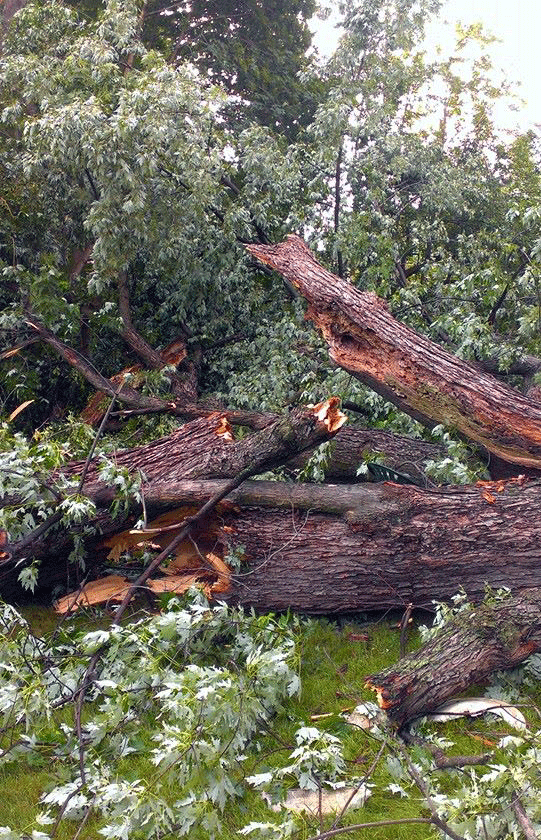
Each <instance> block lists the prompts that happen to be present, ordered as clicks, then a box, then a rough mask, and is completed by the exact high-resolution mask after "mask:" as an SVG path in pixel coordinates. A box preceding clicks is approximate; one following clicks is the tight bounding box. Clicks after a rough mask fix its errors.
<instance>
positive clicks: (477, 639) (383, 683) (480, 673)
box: [367, 596, 541, 727]
mask: <svg viewBox="0 0 541 840" xmlns="http://www.w3.org/2000/svg"><path fill="white" fill-rule="evenodd" d="M540 649H541V610H540V609H539V599H538V597H537V596H535V597H527V596H522V597H516V598H509V599H506V600H505V601H503V602H502V603H496V604H492V605H490V604H487V603H483V604H482V605H481V606H479V607H477V608H476V609H473V608H472V609H470V610H469V611H468V612H463V613H460V614H459V616H458V617H457V618H456V619H455V620H454V621H452V622H451V623H449V624H448V625H446V626H445V627H444V628H443V629H442V630H440V632H439V633H438V634H437V636H435V638H434V639H432V640H431V641H430V642H428V643H427V644H425V645H423V647H422V648H421V649H420V650H418V651H416V652H415V653H412V654H409V655H408V656H406V657H404V658H403V659H401V660H400V661H399V662H398V663H397V664H396V665H393V666H391V667H390V668H386V669H385V670H384V671H382V672H381V673H379V674H373V675H372V676H370V677H368V679H367V685H368V686H369V687H370V688H373V689H374V691H376V693H377V696H378V703H379V705H380V707H381V708H382V709H384V710H385V712H386V713H387V716H388V717H389V718H390V720H391V721H393V722H394V723H395V724H396V725H397V726H398V727H402V726H404V725H405V724H407V723H408V722H409V721H410V720H412V719H414V718H416V717H419V716H420V715H424V714H427V713H428V712H430V711H433V710H434V709H436V708H437V707H438V706H440V705H441V704H442V703H444V702H445V701H446V700H448V699H449V698H451V697H454V696H455V695H456V694H459V693H460V692H462V691H464V690H465V689H466V688H467V687H468V686H470V685H474V684H476V683H480V682H482V681H483V680H485V679H486V678H487V677H488V676H489V675H490V674H491V673H493V672H494V671H497V670H501V669H506V668H514V667H516V666H517V665H518V664H519V663H521V662H523V661H524V660H525V659H526V658H527V657H528V656H530V654H532V653H535V652H537V651H538V650H540Z"/></svg>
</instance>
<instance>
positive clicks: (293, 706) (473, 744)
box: [0, 605, 507, 840]
mask: <svg viewBox="0 0 541 840" xmlns="http://www.w3.org/2000/svg"><path fill="white" fill-rule="evenodd" d="M22 612H23V614H24V616H25V618H26V619H27V620H28V621H29V623H30V624H31V626H32V629H33V631H34V632H35V633H36V634H37V635H44V634H48V633H50V632H52V631H53V630H54V628H55V627H56V625H57V624H58V617H57V616H56V615H54V613H53V612H52V610H50V609H48V608H46V607H41V606H35V605H33V606H28V607H25V608H24V610H23V611H22ZM107 621H108V620H107V619H104V618H103V616H101V615H100V614H99V613H95V614H94V615H90V616H89V615H87V616H81V617H79V618H77V622H78V623H79V624H80V625H81V626H88V629H96V627H97V626H104V624H107ZM418 641H419V640H418V633H417V632H416V631H415V630H413V631H412V633H411V635H410V641H409V645H410V648H414V647H416V646H417V645H418ZM299 648H300V676H301V682H302V691H301V693H300V695H299V696H298V697H293V698H291V699H290V700H289V701H288V702H287V704H286V705H285V707H284V708H283V710H282V711H281V713H280V714H278V715H277V716H276V717H275V718H274V720H273V721H272V727H271V728H270V729H269V731H268V733H267V735H265V737H263V738H261V739H260V741H259V751H255V750H254V751H253V752H252V753H251V754H250V755H249V756H248V758H247V760H246V761H245V762H244V763H243V765H242V768H241V769H242V774H243V775H252V774H255V773H261V772H265V771H266V770H269V769H272V768H278V767H282V766H285V765H286V764H287V763H289V754H290V752H291V750H292V749H293V748H294V747H295V739H294V735H295V731H296V730H297V728H298V727H299V725H303V724H306V725H313V726H317V727H318V728H319V729H322V730H325V731H328V732H330V733H332V734H334V735H337V736H338V737H340V739H341V740H342V742H343V744H344V751H345V756H346V759H347V761H348V762H349V764H350V767H351V772H352V775H354V776H357V777H362V776H363V775H364V774H365V773H366V772H367V771H368V769H369V768H370V766H371V765H372V763H373V761H374V757H375V755H376V753H377V751H378V749H379V746H380V744H379V742H377V741H376V740H375V739H374V738H372V737H371V736H370V734H369V733H366V732H365V731H363V730H361V729H359V728H357V727H352V726H351V725H349V724H348V723H347V722H346V721H345V719H344V716H343V714H342V713H343V712H344V710H352V709H353V708H354V707H355V706H356V705H357V704H358V703H359V702H362V701H365V700H371V701H373V700H374V695H373V693H372V692H371V691H369V690H367V689H365V688H364V682H365V679H366V677H367V676H368V675H369V674H372V673H375V672H377V671H379V670H381V669H383V668H384V667H386V666H387V665H389V664H390V663H392V662H394V661H396V660H397V659H398V657H399V633H398V631H397V629H396V618H395V617H389V616H386V617H384V618H382V619H380V620H379V621H376V622H374V623H370V624H367V623H366V622H365V621H362V620H355V619H353V620H351V621H348V622H345V623H338V622H333V621H327V620H325V619H321V620H317V621H315V620H314V621H311V622H309V624H308V625H307V626H306V627H305V628H304V630H303V631H302V634H301V636H300V638H299ZM62 714H63V715H66V722H69V723H70V725H71V724H72V720H71V718H70V715H69V714H68V713H67V711H63V712H62ZM323 715H326V717H319V716H323ZM433 726H436V725H435V724H433ZM439 726H440V727H442V724H440V725H439ZM440 731H442V732H444V733H445V734H446V735H448V736H449V737H451V738H452V739H453V740H454V742H455V747H454V748H453V750H452V752H453V753H456V754H471V753H479V752H484V751H485V750H486V749H487V745H486V743H483V742H486V741H487V740H491V741H492V742H497V740H498V738H499V737H501V736H502V735H503V734H505V732H506V731H507V730H506V728H505V726H504V725H503V724H502V725H496V726H495V725H491V724H490V723H481V722H479V721H475V722H474V723H472V722H471V721H463V720H460V721H456V722H453V723H451V724H445V728H443V729H440ZM141 741H142V744H143V748H142V750H141V752H140V753H137V754H134V755H130V756H128V757H126V758H124V759H123V760H122V761H121V762H119V765H118V773H119V775H121V776H122V777H123V778H126V779H129V780H135V779H139V778H150V777H152V776H153V775H155V774H156V768H155V767H154V766H153V765H152V764H151V762H150V760H149V755H148V750H149V749H150V746H151V745H150V741H148V740H147V745H148V746H147V748H145V732H144V731H141ZM493 760H495V761H498V760H505V758H504V756H497V755H495V756H494V758H493ZM448 776H449V788H450V789H452V784H453V783H452V780H451V775H450V774H448ZM62 777H63V767H62V764H61V762H58V761H56V760H55V758H54V749H53V748H52V747H51V749H49V750H43V751H42V752H41V753H39V754H38V755H37V757H36V759H35V761H34V763H33V764H27V763H26V762H21V763H20V764H14V765H10V766H9V767H7V768H4V769H1V770H0V826H2V825H4V826H10V827H11V828H13V829H15V830H19V831H29V829H31V827H34V826H35V824H34V819H35V816H36V813H37V812H38V811H39V810H40V809H39V804H38V803H39V798H40V796H41V794H42V793H43V791H44V790H47V789H48V788H51V787H53V786H54V785H56V784H58V782H59V780H60V779H62ZM371 781H372V782H374V784H375V787H374V789H373V795H372V796H371V797H370V798H369V799H368V801H367V803H366V805H365V806H364V807H363V808H362V809H359V810H357V811H350V812H348V813H347V814H346V815H345V817H344V819H343V820H342V824H343V825H348V824H351V823H358V822H376V821H380V820H384V819H403V818H406V817H419V816H422V817H426V816H428V815H429V814H428V811H427V808H426V804H425V802H424V800H423V799H422V797H421V795H420V794H419V795H417V794H416V793H414V794H413V796H410V797H408V798H401V797H399V796H398V795H396V794H392V793H390V792H389V790H387V789H386V788H387V785H388V784H389V783H390V782H391V781H393V780H392V778H391V776H390V773H389V771H388V769H387V766H386V764H385V762H384V761H380V762H379V764H378V766H377V767H376V769H375V772H374V774H373V776H372V778H371ZM171 795H172V797H173V796H174V797H175V798H178V791H172V792H171ZM269 819H272V815H270V814H269V810H268V807H267V805H266V804H265V802H264V801H263V799H262V797H261V795H260V793H259V792H258V791H255V790H254V791H248V792H247V793H246V794H245V795H243V797H242V798H240V799H238V800H236V801H235V802H233V803H232V804H229V805H228V806H227V808H226V812H225V815H224V831H223V832H222V834H221V836H222V837H223V838H224V840H233V838H237V839H238V837H239V835H238V833H237V832H238V830H239V828H241V827H243V826H244V825H246V824H247V823H248V822H251V821H262V822H266V821H268V820H269ZM331 823H332V818H325V823H324V824H325V826H327V827H330V825H331ZM78 827H79V826H78V823H75V822H71V823H70V822H69V821H62V822H61V823H60V824H59V826H58V828H57V830H56V833H55V838H58V840H64V839H65V838H66V840H67V838H73V837H74V835H75V834H76V832H77V830H78ZM99 827H100V822H99V818H98V817H97V816H91V818H90V819H89V821H88V822H87V823H86V825H85V826H84V827H83V829H82V831H81V833H80V834H79V835H77V836H78V838H80V840H91V839H92V838H94V840H95V838H97V837H98V836H99V835H98V833H97V832H98V829H99ZM44 830H50V827H45V828H44ZM318 832H319V825H318V824H317V822H316V821H314V820H310V819H307V820H305V821H304V822H303V823H302V825H301V828H300V833H299V835H298V836H299V840H301V838H302V839H303V840H306V838H309V837H313V836H314V835H316V834H318ZM190 836H193V838H194V840H199V838H201V840H204V837H206V835H204V834H203V833H202V832H201V831H199V830H198V829H197V828H194V829H193V830H192V832H191V835H190ZM346 836H347V835H346ZM434 836H435V834H434V831H433V830H431V828H430V827H429V826H427V825H415V824H410V825H402V826H398V825H393V826H388V827H380V828H370V829H363V830H356V833H355V837H357V838H359V839H360V840H363V838H369V837H370V838H371V840H401V838H404V840H405V839H406V838H408V840H425V839H427V838H429V837H434Z"/></svg>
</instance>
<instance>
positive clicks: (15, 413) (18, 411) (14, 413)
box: [8, 400, 35, 422]
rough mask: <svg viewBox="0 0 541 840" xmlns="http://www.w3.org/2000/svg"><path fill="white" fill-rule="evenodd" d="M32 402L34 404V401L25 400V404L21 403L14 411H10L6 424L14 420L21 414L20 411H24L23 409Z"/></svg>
mask: <svg viewBox="0 0 541 840" xmlns="http://www.w3.org/2000/svg"><path fill="white" fill-rule="evenodd" d="M33 402H35V400H26V402H23V403H21V404H20V405H18V406H17V408H16V409H15V411H12V412H11V414H10V415H9V417H8V422H11V421H12V420H15V418H16V417H17V416H18V415H19V414H20V413H21V411H24V410H25V408H26V407H27V406H29V405H32V403H33Z"/></svg>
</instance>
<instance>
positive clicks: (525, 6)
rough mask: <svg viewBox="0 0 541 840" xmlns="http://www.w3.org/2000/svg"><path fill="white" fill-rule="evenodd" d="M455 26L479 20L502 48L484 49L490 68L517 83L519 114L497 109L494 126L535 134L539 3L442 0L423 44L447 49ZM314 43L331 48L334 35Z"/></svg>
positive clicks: (540, 85) (539, 111) (540, 109)
mask: <svg viewBox="0 0 541 840" xmlns="http://www.w3.org/2000/svg"><path fill="white" fill-rule="evenodd" d="M444 21H447V22H448V24H449V25H448V26H445V25H444ZM457 21H460V22H462V23H464V24H469V23H474V22H477V21H481V22H482V23H483V24H484V26H485V29H486V30H488V31H490V32H491V33H492V34H493V35H496V36H497V37H498V38H499V39H500V40H501V41H502V43H501V44H494V45H492V46H491V47H490V48H489V49H490V52H491V55H492V57H493V62H494V64H495V66H497V67H500V68H502V69H503V70H504V72H505V76H506V78H507V79H508V80H509V81H513V82H520V83H521V84H520V87H519V88H518V91H519V93H520V96H521V97H522V98H523V99H525V100H526V104H525V105H524V106H523V107H521V110H520V113H519V114H515V113H514V112H512V111H509V110H508V109H507V107H506V108H505V110H500V111H499V112H498V114H497V118H498V122H500V124H501V125H502V126H504V127H507V128H514V127H515V126H518V127H519V128H520V129H521V130H526V129H527V128H530V127H533V126H536V125H538V126H539V128H538V131H539V130H541V0H447V2H446V3H445V4H444V6H443V8H442V11H441V12H440V15H439V19H438V22H437V23H435V24H434V25H433V26H432V27H431V28H430V32H429V43H430V44H431V45H433V44H434V43H436V42H437V43H440V44H441V45H442V46H443V47H444V49H445V48H446V49H447V50H450V49H451V46H452V43H453V33H454V24H455V22H457ZM318 41H319V43H320V44H322V45H323V44H325V46H327V47H329V48H331V49H332V46H333V43H335V33H334V32H330V31H329V30H327V31H325V30H323V31H320V32H318Z"/></svg>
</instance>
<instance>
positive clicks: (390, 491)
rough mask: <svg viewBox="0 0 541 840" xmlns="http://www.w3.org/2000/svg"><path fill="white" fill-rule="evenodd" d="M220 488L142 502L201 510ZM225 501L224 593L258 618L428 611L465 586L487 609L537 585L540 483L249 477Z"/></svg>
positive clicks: (193, 485) (179, 489) (201, 486)
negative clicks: (235, 567) (232, 564)
mask: <svg viewBox="0 0 541 840" xmlns="http://www.w3.org/2000/svg"><path fill="white" fill-rule="evenodd" d="M223 484H224V482H220V481H183V482H180V483H163V484H159V485H157V486H156V487H155V488H154V489H153V490H152V491H151V490H149V491H148V493H147V503H148V504H149V505H151V506H152V507H153V508H154V509H160V508H161V509H169V510H170V509H171V508H173V507H174V506H176V505H181V504H190V505H195V506H197V505H200V504H202V503H203V502H204V501H206V499H208V498H209V497H210V496H211V495H213V494H215V493H217V492H218V491H219V490H220V489H221V487H222V486H223ZM498 488H503V489H502V491H501V492H497V490H498ZM488 499H490V500H493V501H489V500H488ZM228 500H229V501H230V502H232V503H233V504H232V505H231V506H230V507H229V508H228V509H224V510H223V512H222V513H221V523H222V526H221V530H220V532H219V533H218V535H216V536H215V537H214V538H215V539H216V540H217V542H218V543H219V544H220V546H221V550H220V552H219V553H220V556H221V557H222V559H224V558H226V555H227V551H228V549H230V548H239V547H240V546H242V554H243V556H244V562H243V568H242V571H241V572H240V573H239V574H236V575H233V579H232V580H233V588H232V589H231V591H230V593H229V594H228V596H227V597H228V598H229V599H230V600H231V601H235V602H238V603H241V604H243V605H245V606H254V607H256V608H257V609H259V610H285V609H288V608H291V609H294V610H298V611H300V612H305V613H311V614H331V613H341V612H352V611H359V610H381V609H388V608H404V607H405V606H406V605H407V604H410V603H411V604H413V605H414V606H415V607H424V608H431V607H432V606H433V602H434V601H435V600H446V599H449V598H450V597H451V596H453V595H454V594H455V593H456V592H457V591H458V590H459V589H460V587H463V588H464V589H465V591H466V592H467V594H468V596H469V597H470V598H472V599H473V600H475V601H480V600H482V598H483V596H484V594H485V586H486V584H487V583H488V584H490V585H491V586H492V587H493V588H495V589H496V588H499V587H502V586H508V587H511V588H512V589H513V590H514V591H516V592H518V591H521V590H529V589H532V590H534V589H536V588H539V587H540V586H541V486H540V485H539V484H538V483H537V482H532V483H531V484H529V485H527V486H521V485H520V483H519V482H517V481H511V482H507V483H505V485H504V484H503V483H501V482H500V483H498V484H495V485H494V486H492V487H490V486H489V487H487V486H486V485H483V486H480V487H468V488H453V489H449V490H434V491H426V490H425V491H423V490H420V489H418V488H415V487H411V486H410V487H407V486H402V485H396V484H391V483H385V484H362V485H356V486H347V485H339V486H329V485H323V486H319V485H303V484H288V483H286V482H268V481H257V482H254V481H250V482H245V483H244V484H243V485H242V486H241V487H240V488H239V489H238V490H236V491H235V492H234V493H231V494H230V495H229V496H228ZM215 551H216V552H218V547H216V549H215Z"/></svg>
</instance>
